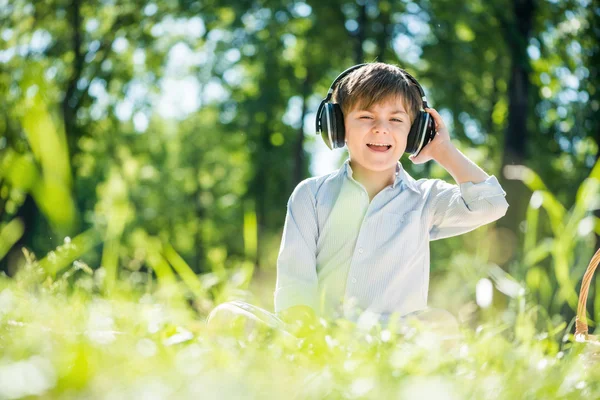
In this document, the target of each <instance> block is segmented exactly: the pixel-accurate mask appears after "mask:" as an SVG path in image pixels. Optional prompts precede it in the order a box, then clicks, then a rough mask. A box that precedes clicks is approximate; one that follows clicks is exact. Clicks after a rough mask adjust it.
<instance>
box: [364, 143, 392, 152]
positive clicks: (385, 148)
mask: <svg viewBox="0 0 600 400" xmlns="http://www.w3.org/2000/svg"><path fill="white" fill-rule="evenodd" d="M367 147H368V148H369V149H371V151H374V152H377V153H385V152H387V151H389V150H390V149H391V148H392V145H391V144H388V145H385V146H377V145H371V144H367Z"/></svg>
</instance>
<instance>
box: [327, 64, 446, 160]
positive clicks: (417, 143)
mask: <svg viewBox="0 0 600 400" xmlns="http://www.w3.org/2000/svg"><path fill="white" fill-rule="evenodd" d="M365 65H367V64H358V65H355V66H353V67H350V68H348V69H347V70H345V71H344V72H342V73H341V74H340V75H339V76H338V77H337V78H335V80H334V81H333V83H332V84H331V86H330V87H329V91H328V92H327V97H325V98H324V99H323V101H321V104H320V105H319V108H318V110H317V118H316V133H317V135H319V134H320V135H321V137H322V138H323V141H325V144H326V145H327V147H329V149H330V150H333V149H337V148H342V147H344V146H345V144H346V141H345V136H346V130H345V127H344V113H343V112H342V108H341V107H340V105H339V104H338V103H330V102H329V100H331V96H332V95H333V91H334V90H335V88H336V84H337V83H338V82H339V81H340V80H341V79H342V78H343V77H345V76H346V75H348V74H349V73H350V72H352V71H354V70H356V69H359V68H361V67H363V66H365ZM399 69H400V71H401V72H402V73H403V74H405V75H406V78H408V79H409V80H410V81H411V82H413V83H414V84H415V85H416V86H417V88H418V89H419V93H420V94H421V99H422V100H423V107H422V109H421V110H420V111H419V114H418V115H417V117H416V118H415V120H414V121H413V123H412V125H411V126H410V132H409V133H408V139H407V141H406V149H405V151H404V152H405V153H409V154H414V155H415V156H417V155H418V154H419V152H421V150H422V149H423V147H425V146H426V145H427V143H429V142H430V141H431V140H433V138H434V136H435V133H436V132H435V123H434V121H433V118H432V117H431V115H430V114H429V113H428V112H426V111H424V109H425V108H428V105H427V98H426V97H425V92H423V88H421V85H419V82H417V80H416V79H415V78H413V77H412V76H411V75H410V74H409V73H408V72H406V71H405V70H403V69H402V68H399Z"/></svg>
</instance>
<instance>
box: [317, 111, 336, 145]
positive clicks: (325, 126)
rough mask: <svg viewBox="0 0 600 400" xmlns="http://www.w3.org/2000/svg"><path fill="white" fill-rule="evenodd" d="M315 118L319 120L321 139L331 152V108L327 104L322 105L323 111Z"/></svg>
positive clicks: (332, 143) (332, 142)
mask: <svg viewBox="0 0 600 400" xmlns="http://www.w3.org/2000/svg"><path fill="white" fill-rule="evenodd" d="M317 118H319V120H320V125H321V138H322V139H323V141H324V142H325V144H326V145H327V147H329V150H333V149H334V140H333V123H332V122H331V119H332V118H331V107H330V104H329V103H326V104H323V110H322V111H321V114H320V115H318V116H317Z"/></svg>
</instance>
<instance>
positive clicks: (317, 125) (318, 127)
mask: <svg viewBox="0 0 600 400" xmlns="http://www.w3.org/2000/svg"><path fill="white" fill-rule="evenodd" d="M365 65H368V63H363V64H357V65H354V66H352V67H350V68H348V69H346V70H345V71H343V72H342V73H341V74H339V75H338V76H337V78H335V79H334V81H333V82H332V83H331V86H329V90H328V91H327V96H325V98H324V99H323V100H322V101H321V104H319V108H318V109H317V118H316V121H315V122H316V125H315V131H316V133H317V134H318V133H320V132H321V129H322V127H321V121H320V118H319V115H321V112H322V109H323V107H324V106H325V104H326V103H327V102H329V100H331V96H332V95H333V91H334V90H335V87H336V84H337V83H338V82H339V81H340V80H342V78H344V77H345V76H346V75H348V74H350V73H351V72H352V71H354V70H357V69H359V68H362V67H364V66H365ZM397 68H398V69H399V70H400V71H401V72H402V73H403V74H404V75H405V76H406V77H407V78H408V79H409V80H410V81H411V82H413V83H414V84H415V86H416V87H417V89H418V90H419V94H420V95H421V100H422V101H423V108H428V105H427V97H425V92H424V91H423V88H422V87H421V85H419V82H417V80H416V79H415V78H414V77H413V76H412V75H411V74H409V73H408V72H406V71H405V70H403V69H402V68H400V67H397Z"/></svg>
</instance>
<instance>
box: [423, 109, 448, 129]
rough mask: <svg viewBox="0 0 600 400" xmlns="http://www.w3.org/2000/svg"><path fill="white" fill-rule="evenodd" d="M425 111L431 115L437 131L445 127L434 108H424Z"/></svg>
mask: <svg viewBox="0 0 600 400" xmlns="http://www.w3.org/2000/svg"><path fill="white" fill-rule="evenodd" d="M425 111H427V112H428V113H429V114H431V116H432V117H433V120H434V121H435V124H436V125H437V127H438V129H440V128H442V127H445V126H446V124H444V120H443V119H442V116H441V115H440V113H438V112H437V111H436V109H435V108H426V109H425Z"/></svg>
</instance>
